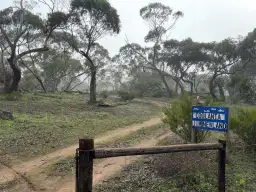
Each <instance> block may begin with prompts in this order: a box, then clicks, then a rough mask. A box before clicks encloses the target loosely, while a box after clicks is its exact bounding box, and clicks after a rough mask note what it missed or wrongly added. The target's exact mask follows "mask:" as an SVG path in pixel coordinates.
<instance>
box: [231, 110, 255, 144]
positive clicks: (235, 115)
mask: <svg viewBox="0 0 256 192" xmlns="http://www.w3.org/2000/svg"><path fill="white" fill-rule="evenodd" d="M229 125H230V128H231V129H233V130H234V132H235V133H236V134H238V135H239V137H240V138H241V139H243V141H244V142H246V143H247V144H249V145H252V144H256V108H250V107H235V108H234V109H233V111H232V115H231V116H230V124H229Z"/></svg>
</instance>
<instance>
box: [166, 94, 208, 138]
mask: <svg viewBox="0 0 256 192" xmlns="http://www.w3.org/2000/svg"><path fill="white" fill-rule="evenodd" d="M192 105H193V99H192V97H190V96H189V95H188V94H187V93H185V94H184V95H183V96H182V97H181V98H180V99H175V100H174V101H172V102H171V103H170V104H169V106H167V107H165V108H164V109H163V112H164V114H165V117H164V119H163V122H164V123H166V124H168V125H169V126H170V129H171V130H172V131H173V132H174V133H176V134H177V135H179V136H180V137H181V138H183V139H184V140H185V141H188V142H190V141H191V128H192ZM208 135H209V132H207V131H199V132H198V141H199V142H202V141H203V140H204V139H206V137H207V136H208Z"/></svg>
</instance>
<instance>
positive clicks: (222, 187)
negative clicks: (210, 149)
mask: <svg viewBox="0 0 256 192" xmlns="http://www.w3.org/2000/svg"><path fill="white" fill-rule="evenodd" d="M219 142H220V143H221V144H222V145H223V148H222V149H219V179H218V180H219V181H218V183H219V184H218V185H219V192H225V185H226V182H225V169H226V141H224V140H219Z"/></svg>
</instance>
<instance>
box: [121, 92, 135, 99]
mask: <svg viewBox="0 0 256 192" xmlns="http://www.w3.org/2000/svg"><path fill="white" fill-rule="evenodd" d="M118 96H119V97H120V98H121V100H123V101H131V100H133V99H134V98H135V96H134V94H133V93H131V92H126V91H119V92H118Z"/></svg>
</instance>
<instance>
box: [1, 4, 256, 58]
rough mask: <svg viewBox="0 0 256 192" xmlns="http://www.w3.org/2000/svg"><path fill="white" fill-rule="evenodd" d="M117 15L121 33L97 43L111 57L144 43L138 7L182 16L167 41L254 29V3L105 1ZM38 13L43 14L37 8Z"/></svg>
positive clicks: (215, 38)
mask: <svg viewBox="0 0 256 192" xmlns="http://www.w3.org/2000/svg"><path fill="white" fill-rule="evenodd" d="M109 1H110V3H111V4H112V6H113V7H115V8H116V9H117V11H118V14H119V15H120V19H121V22H122V29H121V33H120V34H119V35H117V36H112V37H105V38H104V39H102V40H101V41H100V43H101V44H102V45H103V46H104V47H106V48H107V49H108V50H109V52H110V54H111V55H112V56H113V55H114V54H116V53H118V51H119V48H120V47H121V46H123V45H125V37H126V36H127V37H128V39H129V42H136V43H139V44H143V43H144V36H145V35H146V34H147V31H148V28H147V25H146V23H145V22H144V21H143V20H142V18H141V17H140V15H139V10H140V8H141V7H143V6H145V5H148V4H149V3H150V2H161V3H163V4H165V5H168V6H170V7H171V8H173V10H174V11H177V10H180V11H182V12H183V13H184V17H183V18H181V19H180V20H179V21H178V22H177V25H176V26H175V28H174V30H173V32H172V36H171V38H176V39H179V40H181V39H184V38H187V37H191V38H192V39H193V40H195V41H219V40H222V39H224V38H227V37H236V36H238V35H246V34H247V33H248V32H250V31H252V30H253V29H254V28H256V1H255V0H158V1H157V0H109ZM11 5H12V0H0V9H3V8H6V7H8V6H11ZM41 11H42V12H43V11H45V10H44V9H41Z"/></svg>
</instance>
